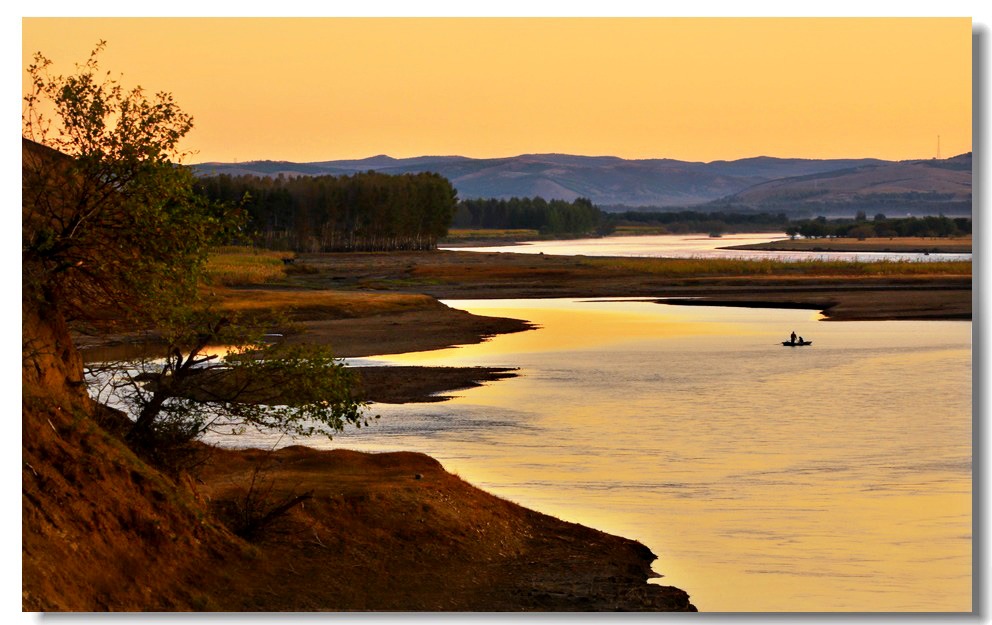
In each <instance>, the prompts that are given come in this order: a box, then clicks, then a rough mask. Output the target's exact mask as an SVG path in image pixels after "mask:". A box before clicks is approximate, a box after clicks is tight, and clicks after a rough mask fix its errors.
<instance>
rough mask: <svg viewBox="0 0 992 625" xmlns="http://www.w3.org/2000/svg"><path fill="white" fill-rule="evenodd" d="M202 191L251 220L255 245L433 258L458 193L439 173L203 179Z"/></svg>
mask: <svg viewBox="0 0 992 625" xmlns="http://www.w3.org/2000/svg"><path fill="white" fill-rule="evenodd" d="M197 190H198V191H199V192H200V193H201V194H202V195H204V196H205V197H206V198H208V199H209V200H211V201H214V202H221V203H225V204H232V205H238V206H240V207H241V208H242V210H243V211H244V212H245V213H246V217H247V230H246V232H245V233H244V234H247V235H248V236H249V237H250V238H251V239H252V242H253V243H255V244H258V245H261V246H263V247H266V248H269V249H285V250H293V251H298V252H351V251H392V250H427V249H433V248H435V247H436V246H437V240H438V239H439V238H441V237H444V236H445V235H447V233H448V227H449V226H450V224H451V219H452V217H453V215H454V213H455V208H456V203H455V199H456V191H455V189H454V187H452V186H451V183H450V182H449V181H448V180H447V179H446V178H444V177H442V176H440V175H438V174H435V173H418V174H402V175H396V176H394V175H388V174H382V173H378V172H373V171H369V172H364V173H356V174H354V175H350V176H299V177H285V176H281V175H280V176H277V177H275V178H272V177H259V176H252V175H245V176H230V175H227V174H222V175H219V176H210V177H205V178H200V179H199V180H198V182H197Z"/></svg>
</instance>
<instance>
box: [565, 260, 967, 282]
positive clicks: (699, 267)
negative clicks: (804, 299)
mask: <svg viewBox="0 0 992 625" xmlns="http://www.w3.org/2000/svg"><path fill="white" fill-rule="evenodd" d="M582 264H584V265H586V266H589V267H596V268H602V269H609V270H614V271H625V272H634V273H646V274H651V275H655V276H660V277H670V278H689V277H709V276H790V277H792V276H805V277H822V276H844V277H852V278H856V277H874V276H886V277H897V276H970V275H971V262H969V261H948V262H932V263H930V262H914V261H876V262H852V261H822V260H808V261H778V260H741V259H730V258H726V259H725V258H588V259H583V260H582Z"/></svg>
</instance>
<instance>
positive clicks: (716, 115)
mask: <svg viewBox="0 0 992 625" xmlns="http://www.w3.org/2000/svg"><path fill="white" fill-rule="evenodd" d="M22 35H23V46H22V52H23V55H24V59H23V62H22V66H25V67H26V65H27V62H28V59H29V58H30V55H31V54H33V53H34V52H36V51H41V52H43V53H44V54H45V55H46V56H48V57H49V58H51V59H52V60H53V61H54V62H55V63H56V69H57V70H58V71H61V72H63V73H68V72H70V71H71V70H72V68H73V64H74V63H76V62H81V61H83V60H85V58H86V56H87V55H88V52H89V50H90V49H92V47H93V45H94V44H95V43H96V41H97V40H99V39H105V40H106V41H107V43H108V45H107V49H106V51H105V52H104V54H103V55H102V57H101V58H102V62H101V65H102V67H103V68H104V69H109V70H113V71H114V72H115V73H118V72H122V73H123V74H124V77H123V82H124V83H125V84H126V85H128V86H131V85H133V84H140V85H141V86H143V87H145V88H146V89H149V90H166V91H171V92H172V93H173V94H174V96H175V98H176V100H177V101H178V102H179V104H180V105H181V106H182V108H183V109H184V110H186V111H187V112H189V113H191V114H192V115H193V116H194V119H195V124H196V127H195V129H194V130H193V132H191V133H190V135H189V136H188V141H187V143H186V145H185V147H186V148H187V149H194V150H197V151H198V153H197V154H196V155H195V156H194V157H193V158H192V159H190V161H189V162H202V161H233V160H241V161H245V160H255V159H273V160H291V161H317V160H330V159H338V158H362V157H366V156H372V155H375V154H389V155H391V156H395V157H404V156H417V155H423V154H460V155H464V156H472V157H493V156H511V155H516V154H522V153H533V152H561V153H571V154H589V155H600V154H609V155H616V156H621V157H625V158H676V159H683V160H698V161H711V160H718V159H735V158H742V157H748V156H758V155H768V156H780V157H808V158H834V157H878V158H885V159H908V158H930V157H932V156H935V155H936V151H937V136H938V135H940V153H941V156H945V157H946V156H952V155H954V154H959V153H962V152H967V151H970V150H971V147H972V144H971V142H972V136H971V130H972V119H971V117H972V94H971V59H972V54H971V41H972V39H971V37H972V27H971V20H970V19H968V18H938V19H929V18H927V19H924V18H914V19H900V18H881V19H864V18H854V19H846V18H845V19H842V18H828V19H815V18H800V19H772V18H731V19H717V18H704V19H689V18H637V19H621V18H573V19H566V18H552V19H535V18H524V19H509V18H499V19H487V18H476V19H471V18H470V19H461V18H458V19H455V18H415V19H387V18H371V19H361V18H319V19H314V18H306V19H300V18H275V19H272V18H256V19H232V18H219V19H204V18H193V19H179V18H167V19H162V18H140V19H119V18H74V19H56V18H25V19H23V21H22ZM25 75H26V74H25Z"/></svg>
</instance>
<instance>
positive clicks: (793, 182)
mask: <svg viewBox="0 0 992 625" xmlns="http://www.w3.org/2000/svg"><path fill="white" fill-rule="evenodd" d="M971 165H972V155H971V153H970V152H969V153H967V154H961V155H959V156H955V157H953V158H949V159H943V160H921V161H900V162H894V163H893V162H889V163H873V164H864V165H860V166H856V167H851V168H846V169H838V170H835V171H827V172H820V173H814V174H810V175H805V176H793V177H789V178H782V179H778V180H771V181H768V182H763V183H759V184H756V185H754V186H751V187H749V188H747V189H744V190H743V191H740V192H738V193H735V194H733V195H731V196H729V197H727V198H724V199H723V200H721V202H720V203H727V204H730V205H733V206H741V207H743V206H752V207H763V208H776V207H789V208H792V209H796V208H800V207H803V206H805V207H808V208H810V209H812V210H818V209H823V208H828V209H836V208H842V207H845V206H846V207H852V208H857V209H868V210H873V209H878V210H884V209H886V208H894V209H896V210H900V211H902V209H903V208H906V209H908V210H913V209H916V210H917V211H920V210H924V211H925V210H927V209H928V208H934V207H938V209H939V208H940V207H942V208H944V209H947V210H950V211H956V212H962V211H963V212H965V213H967V212H970V205H971V194H972V191H971Z"/></svg>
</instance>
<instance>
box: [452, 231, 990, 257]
mask: <svg viewBox="0 0 992 625" xmlns="http://www.w3.org/2000/svg"><path fill="white" fill-rule="evenodd" d="M783 238H785V237H784V235H783V234H782V233H781V232H768V233H757V234H755V233H751V234H727V235H724V236H722V237H708V236H706V235H701V234H687V235H684V234H666V235H651V236H630V237H602V238H597V239H574V240H570V241H530V242H525V243H521V244H519V245H500V246H489V247H452V248H442V249H456V250H463V251H469V252H515V253H518V254H553V255H566V256H575V255H580V254H581V255H585V256H627V257H631V256H643V257H654V258H658V257H664V258H773V259H778V260H810V259H823V260H860V261H872V260H911V261H922V262H927V261H938V260H971V254H929V255H923V254H909V253H874V252H851V253H848V252H830V253H815V252H771V251H764V250H722V249H719V248H721V247H726V246H728V245H743V244H746V243H766V242H768V241H776V240H779V239H783Z"/></svg>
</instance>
